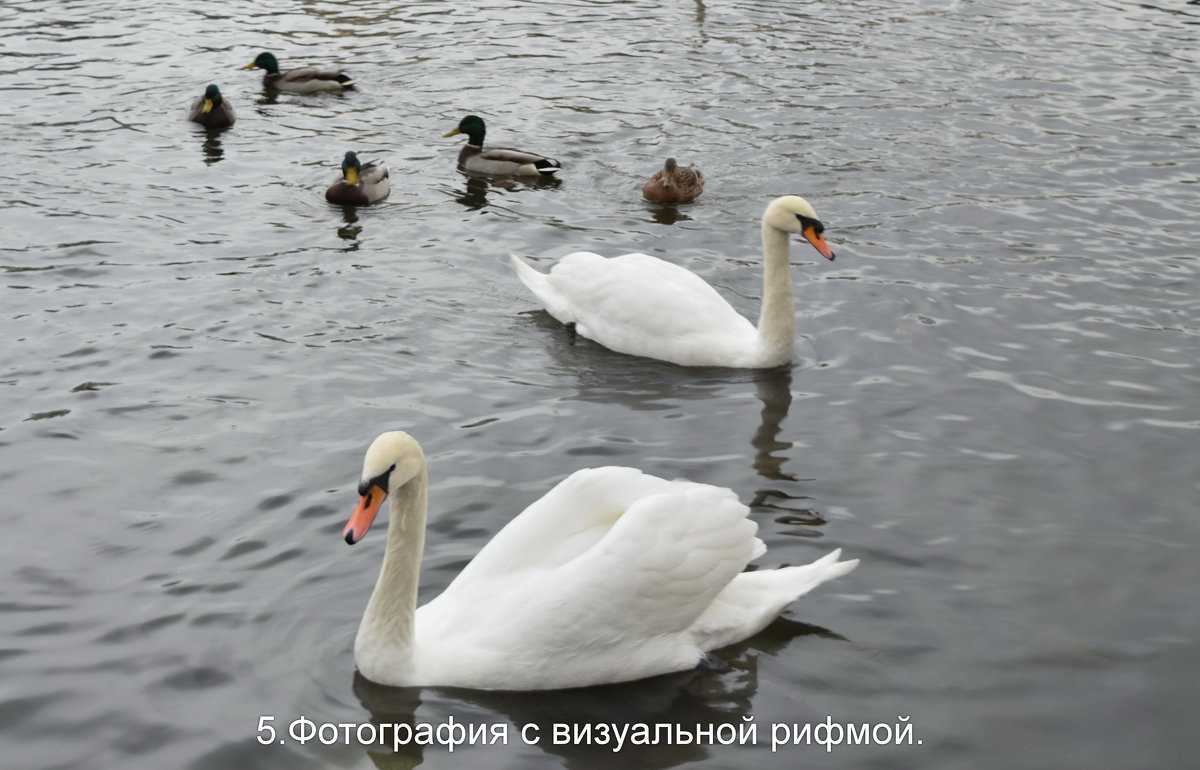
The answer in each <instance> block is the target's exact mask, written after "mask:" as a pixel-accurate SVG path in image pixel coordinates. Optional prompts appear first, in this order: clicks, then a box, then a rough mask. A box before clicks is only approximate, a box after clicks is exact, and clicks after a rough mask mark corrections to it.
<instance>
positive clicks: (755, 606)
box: [691, 548, 858, 650]
mask: <svg viewBox="0 0 1200 770" xmlns="http://www.w3.org/2000/svg"><path fill="white" fill-rule="evenodd" d="M841 554H842V550H841V549H840V548H839V549H837V550H835V551H833V552H832V553H829V554H826V555H825V556H822V557H821V558H820V559H817V560H816V561H814V562H813V563H811V564H803V565H800V566H797V567H781V568H779V569H764V570H758V571H756V572H743V573H741V574H740V575H738V576H737V577H736V578H734V579H733V581H732V582H730V584H729V585H728V586H726V587H725V590H723V591H721V593H720V594H719V595H718V596H717V598H716V600H715V601H713V603H712V605H711V606H710V607H709V608H708V609H707V610H705V612H704V614H702V615H701V616H700V617H699V618H698V619H697V621H696V623H695V624H694V625H693V626H692V628H691V631H692V633H693V634H695V637H696V643H697V645H698V646H699V647H700V649H702V650H715V649H718V648H720V647H724V646H726V645H729V644H734V643H735V642H740V641H741V640H743V639H745V638H747V637H749V636H752V635H754V634H756V633H758V632H759V631H761V630H762V629H764V628H766V627H767V625H768V624H769V623H770V622H771V621H772V620H774V619H775V618H776V616H778V615H779V613H780V612H782V611H783V608H784V607H786V606H787V605H788V604H789V603H790V602H792V601H794V600H796V599H798V598H799V597H801V596H803V595H804V594H806V593H808V592H809V591H811V590H812V589H814V588H816V587H817V586H819V585H821V584H822V583H824V582H825V581H827V580H833V579H834V578H838V577H841V576H842V575H845V574H846V573H848V572H850V571H852V570H853V569H854V568H855V567H857V566H858V559H849V560H847V561H839V560H838V559H839V557H840V556H841Z"/></svg>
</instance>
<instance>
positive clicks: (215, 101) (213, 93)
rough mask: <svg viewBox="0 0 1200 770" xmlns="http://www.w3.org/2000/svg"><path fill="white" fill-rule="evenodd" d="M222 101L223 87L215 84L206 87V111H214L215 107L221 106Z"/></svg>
mask: <svg viewBox="0 0 1200 770" xmlns="http://www.w3.org/2000/svg"><path fill="white" fill-rule="evenodd" d="M222 101H223V100H222V99H221V89H219V88H217V87H216V86H215V85H210V86H209V87H208V88H205V89H204V111H205V112H212V111H213V108H214V107H220V106H221V102H222Z"/></svg>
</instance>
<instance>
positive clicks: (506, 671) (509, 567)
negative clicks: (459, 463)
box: [344, 431, 858, 690]
mask: <svg viewBox="0 0 1200 770" xmlns="http://www.w3.org/2000/svg"><path fill="white" fill-rule="evenodd" d="M426 490H427V474H426V468H425V456H424V453H423V452H422V451H421V446H420V445H419V444H418V443H417V442H416V440H414V439H413V438H412V437H411V436H409V435H408V434H407V433H404V432H401V431H393V432H390V433H384V434H382V435H380V436H379V437H378V438H376V439H375V441H374V442H373V443H372V444H371V447H370V449H368V450H367V455H366V458H365V460H364V461H363V474H362V478H361V480H360V481H359V484H358V491H359V493H360V494H361V495H362V498H361V499H360V500H359V504H358V508H357V509H356V510H355V511H354V515H353V516H352V517H351V518H350V521H349V523H347V524H346V528H345V531H344V535H345V539H346V542H347V543H351V544H353V543H356V542H358V540H359V539H361V538H362V536H363V535H364V534H365V533H366V531H367V528H368V527H369V526H370V525H371V522H372V521H373V520H374V518H375V515H376V514H377V513H378V511H379V508H380V506H381V505H382V504H383V500H384V498H385V497H386V496H390V497H391V503H390V515H391V520H390V522H389V524H388V535H387V549H386V551H385V554H384V557H383V567H382V568H381V569H380V572H379V579H378V581H377V582H376V584H375V590H374V592H373V593H372V594H371V599H370V601H369V602H368V603H367V609H366V613H365V614H364V615H363V619H362V623H361V624H360V625H359V628H358V636H357V637H356V639H355V641H354V659H355V662H356V663H357V664H358V670H359V671H360V672H361V673H362V675H363V676H365V677H366V678H367V679H370V680H372V681H374V682H378V683H380V684H385V685H393V686H446V687H470V688H476V689H488V690H549V689H558V688H563V687H582V686H587V685H594V684H600V683H604V682H623V681H628V680H632V679H640V678H643V677H648V676H653V675H656V674H665V673H668V672H672V671H683V670H687V669H692V668H695V667H696V666H697V665H698V664H699V663H700V662H701V661H702V660H704V659H705V653H706V652H707V651H709V650H713V649H716V648H719V647H723V646H725V645H729V644H733V643H734V642H738V641H740V640H742V639H745V638H747V637H749V636H750V635H752V634H754V633H757V632H758V631H760V630H761V629H763V628H764V627H766V625H767V624H768V623H770V622H771V621H772V620H773V619H774V618H775V616H776V615H778V614H779V613H780V612H781V611H782V610H783V608H784V607H785V606H786V605H787V604H788V602H790V601H792V600H793V599H795V598H796V597H798V596H800V595H801V594H804V593H806V592H807V591H809V590H810V589H812V588H813V587H815V586H817V585H819V584H820V583H823V582H825V581H826V580H830V579H832V578H835V577H838V576H839V575H844V574H846V573H847V572H849V571H850V570H852V569H854V567H855V566H856V565H857V564H858V560H852V561H842V562H839V561H838V555H839V553H840V551H834V552H833V553H831V554H829V555H827V556H825V557H824V558H822V559H820V560H818V561H816V562H813V563H812V564H807V565H804V566H799V567H784V568H781V569H771V570H768V569H763V570H758V571H756V572H743V571H742V570H743V568H745V566H746V563H747V562H749V561H750V559H752V558H754V557H755V556H759V555H761V554H762V553H763V552H764V551H765V550H766V548H765V546H764V545H763V543H762V541H761V540H759V539H758V538H757V537H755V534H754V533H755V530H756V529H757V527H756V525H755V524H754V522H752V521H750V520H749V519H747V518H746V514H747V513H748V512H749V509H748V508H747V507H746V506H744V505H742V504H741V503H739V502H738V500H737V497H736V496H735V495H734V493H733V492H732V491H731V490H728V489H721V488H719V487H713V486H708V485H707V484H694V483H691V482H688V481H666V480H664V479H660V478H656V477H654V476H648V475H645V474H643V473H641V472H640V471H637V470H634V469H632V468H593V469H587V470H581V471H578V472H576V473H574V474H572V475H571V476H569V477H568V478H567V479H566V480H564V481H563V482H561V483H560V484H558V486H556V487H554V489H552V490H550V492H549V493H547V494H546V496H545V497H543V498H542V499H540V500H538V501H537V502H535V503H533V505H531V506H529V507H528V508H526V509H525V511H524V512H522V513H521V514H520V515H519V516H517V517H516V518H514V519H513V520H512V521H510V522H509V523H508V524H507V525H506V526H505V527H504V528H503V529H501V530H500V531H499V532H498V533H496V536H495V537H494V538H492V541H491V542H490V543H488V544H487V545H486V546H485V547H484V548H483V550H481V551H480V552H479V554H478V555H476V557H475V558H474V559H473V560H472V561H471V562H470V563H469V564H468V565H467V566H466V567H464V568H463V570H462V572H461V573H459V575H458V577H456V578H455V579H454V581H453V582H451V583H450V585H449V586H448V587H447V588H446V590H445V591H444V592H443V593H442V594H441V595H440V596H438V597H437V598H435V599H433V600H432V601H431V602H429V603H428V604H426V605H424V606H422V607H421V608H419V609H418V608H417V606H416V603H417V579H418V576H419V574H420V568H421V550H422V548H423V544H424V540H425V509H426Z"/></svg>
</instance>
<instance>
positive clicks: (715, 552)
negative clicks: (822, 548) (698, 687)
mask: <svg viewBox="0 0 1200 770" xmlns="http://www.w3.org/2000/svg"><path fill="white" fill-rule="evenodd" d="M675 484H676V485H677V486H676V488H675V489H672V490H671V491H668V492H665V493H662V494H658V495H654V496H653V497H648V498H645V499H643V500H639V501H638V502H637V503H636V504H634V505H633V506H632V507H631V508H630V509H629V511H627V512H626V514H625V515H624V516H622V517H621V519H620V520H619V521H618V522H617V523H616V524H615V525H614V526H613V528H612V530H611V531H610V532H609V533H608V535H607V536H606V537H605V538H604V540H602V541H601V542H599V543H597V544H596V546H595V547H594V548H592V549H590V550H589V551H588V552H587V553H586V554H583V555H581V556H580V557H579V558H578V559H576V560H575V561H573V562H572V563H570V564H568V565H564V566H563V567H562V568H561V569H560V570H558V573H557V576H556V579H557V580H559V581H561V582H562V584H563V586H564V590H570V591H572V592H573V593H575V594H576V595H580V596H587V597H589V599H588V601H587V602H586V603H583V602H579V603H576V604H575V605H574V607H573V608H572V610H571V612H572V614H574V615H576V618H575V619H574V622H575V623H576V624H578V625H580V626H588V627H591V628H592V633H593V635H595V636H596V637H597V638H598V639H601V638H603V636H604V635H605V634H611V635H612V636H613V637H614V638H617V639H619V638H622V637H625V636H627V635H630V634H632V635H635V636H636V637H642V638H650V637H652V636H653V635H655V634H661V635H673V634H681V633H683V632H685V631H686V630H687V629H688V628H690V627H691V625H692V624H693V623H694V622H695V620H696V618H698V617H699V616H700V615H701V614H702V613H703V612H704V611H705V610H706V609H707V608H708V607H709V605H710V604H712V602H713V600H714V599H715V598H716V597H717V595H718V594H719V593H720V592H721V591H722V590H724V589H725V587H726V586H727V585H728V584H729V583H730V581H732V580H733V579H734V578H735V577H736V576H737V575H738V574H740V573H741V572H742V570H743V569H745V567H746V564H747V563H748V562H749V561H750V560H751V559H753V558H754V557H755V556H757V555H759V554H761V553H762V552H763V550H764V546H763V544H762V542H761V541H760V540H759V539H758V537H757V536H756V535H755V533H756V532H757V529H758V527H757V525H756V524H755V523H754V522H753V521H751V520H750V519H748V518H747V514H748V513H749V509H748V508H747V507H746V506H745V505H743V504H742V503H741V502H740V501H739V500H738V499H737V496H736V495H735V494H734V493H733V491H732V490H729V489H722V488H720V487H713V486H709V485H706V484H692V483H689V482H675Z"/></svg>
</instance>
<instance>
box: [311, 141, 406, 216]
mask: <svg viewBox="0 0 1200 770" xmlns="http://www.w3.org/2000/svg"><path fill="white" fill-rule="evenodd" d="M391 189H392V186H391V183H390V182H389V181H388V167H387V164H386V163H384V162H383V161H381V160H376V161H372V162H370V163H368V164H367V165H365V166H364V165H363V164H362V163H360V162H359V160H358V155H357V154H355V153H353V152H348V153H346V156H345V158H343V159H342V178H341V179H338V180H336V181H335V182H334V183H333V184H331V185H329V189H328V190H326V191H325V200H327V201H329V202H330V203H337V204H339V205H341V206H365V205H366V204H368V203H374V202H375V201H377V200H382V199H383V198H385V197H386V196H387V194H388V193H389V192H391Z"/></svg>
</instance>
